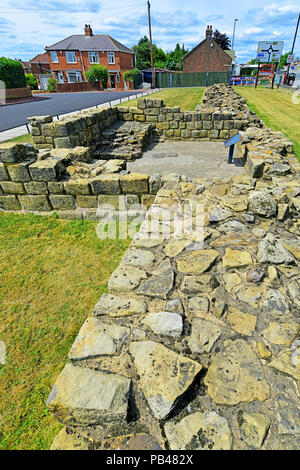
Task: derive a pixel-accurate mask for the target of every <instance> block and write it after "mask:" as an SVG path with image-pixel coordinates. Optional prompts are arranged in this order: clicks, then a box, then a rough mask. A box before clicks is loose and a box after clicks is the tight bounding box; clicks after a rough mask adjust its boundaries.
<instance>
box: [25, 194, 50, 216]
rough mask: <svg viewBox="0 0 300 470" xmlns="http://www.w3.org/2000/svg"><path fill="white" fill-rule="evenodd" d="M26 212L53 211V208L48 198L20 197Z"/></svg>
mask: <svg viewBox="0 0 300 470" xmlns="http://www.w3.org/2000/svg"><path fill="white" fill-rule="evenodd" d="M19 201H20V204H21V206H22V209H23V210H24V211H41V212H43V211H51V210H52V207H51V205H50V203H49V201H48V198H47V196H31V195H30V196H29V195H28V196H19Z"/></svg>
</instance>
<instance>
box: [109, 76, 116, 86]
mask: <svg viewBox="0 0 300 470" xmlns="http://www.w3.org/2000/svg"><path fill="white" fill-rule="evenodd" d="M110 88H116V81H115V76H114V75H112V74H111V75H110Z"/></svg>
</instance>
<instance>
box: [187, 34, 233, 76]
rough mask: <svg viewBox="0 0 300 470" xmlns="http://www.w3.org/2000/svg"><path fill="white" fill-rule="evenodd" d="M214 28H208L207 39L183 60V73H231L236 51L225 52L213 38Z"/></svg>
mask: <svg viewBox="0 0 300 470" xmlns="http://www.w3.org/2000/svg"><path fill="white" fill-rule="evenodd" d="M212 34H213V31H212V26H207V28H206V38H205V39H204V40H203V41H202V42H200V44H198V45H197V46H196V47H194V48H193V49H192V50H191V51H190V52H189V53H188V54H187V55H186V56H185V57H184V58H183V72H206V71H207V69H208V72H230V71H231V68H232V63H233V60H234V51H225V50H224V49H222V48H221V46H219V44H217V43H216V41H214V39H213V38H212Z"/></svg>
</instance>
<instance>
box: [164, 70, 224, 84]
mask: <svg viewBox="0 0 300 470" xmlns="http://www.w3.org/2000/svg"><path fill="white" fill-rule="evenodd" d="M229 75H230V74H229V72H208V78H207V74H206V72H192V73H184V72H176V73H156V87H157V88H175V87H193V86H206V85H208V86H211V85H214V83H229Z"/></svg>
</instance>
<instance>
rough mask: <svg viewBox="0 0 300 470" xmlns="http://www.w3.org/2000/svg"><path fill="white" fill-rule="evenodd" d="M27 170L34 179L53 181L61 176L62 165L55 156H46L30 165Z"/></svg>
mask: <svg viewBox="0 0 300 470" xmlns="http://www.w3.org/2000/svg"><path fill="white" fill-rule="evenodd" d="M29 171H30V174H31V178H32V179H33V180H34V181H55V180H56V179H59V177H60V176H61V174H62V172H63V171H64V166H63V164H62V163H61V162H60V161H59V160H56V159H55V158H46V159H45V160H39V161H37V162H35V163H33V164H32V165H30V167H29Z"/></svg>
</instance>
